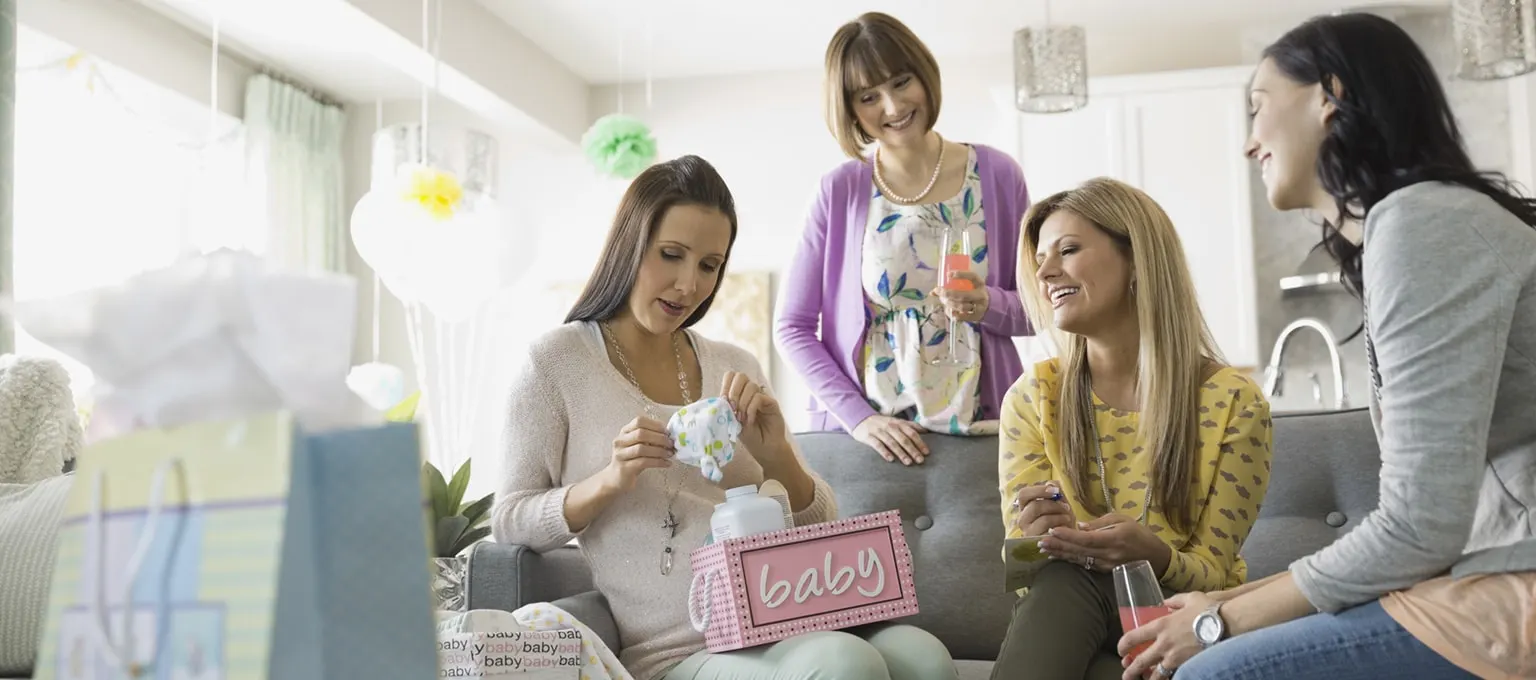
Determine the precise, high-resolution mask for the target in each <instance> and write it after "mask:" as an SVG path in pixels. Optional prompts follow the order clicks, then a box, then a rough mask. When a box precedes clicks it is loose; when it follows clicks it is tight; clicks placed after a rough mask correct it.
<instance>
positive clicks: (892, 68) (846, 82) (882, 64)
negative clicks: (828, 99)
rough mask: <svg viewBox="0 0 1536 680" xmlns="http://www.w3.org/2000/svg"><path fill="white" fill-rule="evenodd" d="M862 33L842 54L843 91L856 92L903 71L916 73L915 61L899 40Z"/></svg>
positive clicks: (847, 92)
mask: <svg viewBox="0 0 1536 680" xmlns="http://www.w3.org/2000/svg"><path fill="white" fill-rule="evenodd" d="M871 38H872V36H869V35H867V34H866V35H862V36H859V38H857V39H855V40H854V41H853V44H851V45H849V46H848V51H847V52H846V53H845V54H844V56H843V92H844V93H846V94H853V93H856V92H861V91H863V90H867V89H869V88H871V87H874V86H876V85H879V84H881V83H884V82H885V81H887V80H890V79H892V78H895V77H896V76H898V75H901V74H903V73H912V72H915V71H916V69H915V68H914V64H915V63H916V60H915V59H914V58H913V55H910V54H908V53H907V51H906V50H904V49H902V46H901V44H900V42H899V41H896V40H873V39H871Z"/></svg>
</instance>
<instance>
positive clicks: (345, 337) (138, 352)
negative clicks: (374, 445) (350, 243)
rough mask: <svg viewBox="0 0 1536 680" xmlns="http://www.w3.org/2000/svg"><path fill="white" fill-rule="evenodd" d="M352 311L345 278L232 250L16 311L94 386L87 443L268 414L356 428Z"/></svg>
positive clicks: (359, 412) (352, 289)
mask: <svg viewBox="0 0 1536 680" xmlns="http://www.w3.org/2000/svg"><path fill="white" fill-rule="evenodd" d="M355 307H356V283H355V282H354V281H353V279H352V278H351V277H348V276H344V275H340V274H310V273H295V272H286V271H278V270H277V269H275V268H274V267H272V266H270V265H268V264H267V263H266V262H264V261H262V260H261V259H260V258H257V257H256V256H254V255H252V254H249V253H245V252H235V251H228V250H221V251H217V252H214V253H210V254H206V255H200V256H194V257H189V258H187V259H184V260H182V261H180V262H178V263H176V264H174V265H171V266H169V267H166V268H164V269H159V270H155V271H150V272H146V273H143V274H140V275H137V276H135V277H133V278H131V279H129V280H127V281H125V282H123V283H122V284H119V285H115V286H110V287H107V288H101V289H96V290H90V291H85V292H82V293H77V294H73V295H69V296H65V297H63V298H60V299H52V300H39V301H31V302H25V303H18V304H16V305H15V309H16V320H17V323H18V324H19V325H21V326H22V327H23V328H25V329H26V330H27V332H28V333H29V334H31V335H32V336H33V337H35V338H37V339H38V340H39V341H41V342H43V343H44V344H47V345H49V346H51V347H53V348H54V349H57V350H59V351H61V352H63V353H65V354H67V355H69V356H70V357H73V358H74V359H75V360H77V361H79V362H81V363H83V364H85V365H86V366H87V367H89V368H90V369H91V372H92V373H93V374H94V376H95V379H96V384H95V386H94V392H95V395H94V396H95V401H96V403H95V406H94V407H93V409H92V413H91V421H90V425H89V427H88V429H87V432H86V439H87V440H88V441H95V440H99V439H105V438H109V437H113V436H117V435H121V434H125V433H127V432H131V431H134V430H139V429H144V428H154V427H171V426H176V425H182V424H187V423H192V422H197V421H206V420H222V419H229V418H237V417H241V416H245V415H250V414H254V413H261V412H266V411H275V410H287V411H289V412H291V413H293V414H294V416H295V417H296V418H297V419H298V420H299V422H300V423H301V424H302V425H303V426H304V427H305V429H308V430H310V431H319V430H326V429H333V428H337V427H346V426H353V425H357V424H360V423H358V422H357V421H358V420H359V419H360V418H361V417H363V414H365V413H366V411H365V410H363V409H362V408H361V404H360V402H359V400H358V398H357V397H356V396H354V395H353V394H352V393H351V392H350V391H349V390H348V389H347V383H346V378H347V371H348V369H349V367H350V365H351V358H352V340H353V334H354V324H355V318H354V310H355Z"/></svg>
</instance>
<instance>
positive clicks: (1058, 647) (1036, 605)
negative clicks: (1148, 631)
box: [992, 562, 1170, 680]
mask: <svg viewBox="0 0 1536 680" xmlns="http://www.w3.org/2000/svg"><path fill="white" fill-rule="evenodd" d="M1169 594H1170V593H1169V592H1168V591H1166V589H1165V591H1164V593H1163V595H1164V596H1165V597H1166V596H1168V595H1169ZM1122 635H1124V633H1123V632H1122V631H1121V629H1120V606H1119V603H1118V602H1116V601H1115V580H1114V577H1113V576H1111V575H1109V574H1107V573H1102V572H1097V571H1088V570H1087V569H1084V568H1082V567H1079V566H1077V565H1075V564H1071V563H1069V562H1051V563H1049V564H1046V565H1045V566H1043V567H1041V568H1040V572H1039V573H1038V574H1036V575H1035V581H1034V585H1032V586H1030V589H1029V591H1028V592H1027V593H1025V594H1024V596H1023V597H1021V598H1019V601H1018V603H1017V604H1015V605H1014V606H1013V622H1012V623H1010V624H1009V625H1008V635H1007V637H1004V638H1003V647H1002V649H1000V650H998V653H997V663H996V664H995V665H994V666H993V667H992V680H1017V679H1018V678H1028V679H1029V680H1119V678H1120V675H1121V673H1123V672H1124V671H1125V669H1124V668H1123V667H1122V666H1121V664H1120V654H1119V653H1118V652H1117V651H1115V646H1116V645H1118V644H1119V643H1120V637H1121V636H1122Z"/></svg>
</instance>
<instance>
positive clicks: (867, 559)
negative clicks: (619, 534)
mask: <svg viewBox="0 0 1536 680" xmlns="http://www.w3.org/2000/svg"><path fill="white" fill-rule="evenodd" d="M689 557H690V559H691V562H692V566H693V584H692V586H691V587H690V588H689V591H688V616H689V619H690V620H691V621H692V623H693V627H694V629H696V630H698V631H700V632H703V633H704V643H705V646H706V647H708V648H709V651H711V652H724V651H729V650H733V649H741V648H743V647H753V646H756V645H762V644H767V643H769V642H776V641H778V640H783V639H784V638H787V637H790V636H792V635H796V634H799V633H808V632H812V631H818V630H839V629H842V628H851V627H853V626H859V625H863V624H867V623H875V622H877V621H885V620H888V619H894V618H899V617H903V616H911V615H913V614H916V613H917V592H916V590H915V589H914V587H913V580H912V552H911V550H909V549H908V548H907V539H906V535H905V534H903V533H902V530H901V515H900V514H899V513H898V512H897V511H895V510H889V511H886V512H881V513H876V514H873V515H862V516H859V517H850V518H848V519H840V520H836V521H832V522H823V523H821V524H813V525H810V526H805V527H796V528H793V529H785V530H783V531H775V532H772V533H766V534H757V535H753V536H746V537H743V538H735V539H730V540H727V541H722V542H720V543H715V544H712V545H707V546H704V547H702V548H699V549H697V550H694V551H693V553H692V554H691V555H690V556H689Z"/></svg>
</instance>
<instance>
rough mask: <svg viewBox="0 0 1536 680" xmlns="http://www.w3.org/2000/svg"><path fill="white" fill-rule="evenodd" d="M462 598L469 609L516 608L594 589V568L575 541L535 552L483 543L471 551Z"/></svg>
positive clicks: (510, 546)
mask: <svg viewBox="0 0 1536 680" xmlns="http://www.w3.org/2000/svg"><path fill="white" fill-rule="evenodd" d="M466 572H467V573H466V574H465V575H464V598H465V600H466V601H467V605H468V608H469V609H500V610H502V611H508V612H510V611H516V610H517V609H518V608H520V607H522V606H523V605H525V604H528V603H530V602H554V601H555V600H558V599H560V598H563V597H570V596H572V595H579V594H581V593H585V592H587V591H589V590H593V585H592V572H591V571H590V570H589V569H588V568H587V561H586V559H585V558H583V557H582V556H581V551H580V550H578V549H577V548H576V546H574V545H567V546H561V547H559V548H556V549H554V550H551V551H549V552H547V553H538V552H534V551H533V550H531V549H529V548H528V547H527V546H522V545H513V544H507V543H496V542H494V541H481V542H479V543H476V544H475V545H474V547H472V548H470V550H469V563H468V566H467V567H466Z"/></svg>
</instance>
